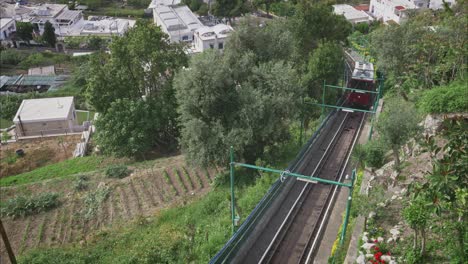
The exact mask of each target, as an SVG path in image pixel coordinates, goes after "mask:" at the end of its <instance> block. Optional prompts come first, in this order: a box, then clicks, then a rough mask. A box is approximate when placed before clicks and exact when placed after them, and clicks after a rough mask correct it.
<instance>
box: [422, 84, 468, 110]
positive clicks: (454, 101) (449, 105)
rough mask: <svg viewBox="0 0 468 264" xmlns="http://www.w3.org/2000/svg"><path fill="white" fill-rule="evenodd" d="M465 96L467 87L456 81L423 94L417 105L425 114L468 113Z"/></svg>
mask: <svg viewBox="0 0 468 264" xmlns="http://www.w3.org/2000/svg"><path fill="white" fill-rule="evenodd" d="M467 96H468V86H467V85H466V83H465V82H463V81H458V82H453V83H451V84H450V85H447V86H440V87H436V88H434V89H431V90H428V91H426V92H424V94H423V95H422V97H421V99H420V100H419V102H418V105H419V108H420V109H421V110H422V111H423V112H425V113H433V114H436V113H453V112H468V99H467Z"/></svg>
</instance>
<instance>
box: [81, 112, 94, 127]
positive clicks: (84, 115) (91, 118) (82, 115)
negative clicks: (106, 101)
mask: <svg viewBox="0 0 468 264" xmlns="http://www.w3.org/2000/svg"><path fill="white" fill-rule="evenodd" d="M94 114H95V112H93V111H89V120H93V118H94ZM87 117H88V113H86V112H78V111H77V112H76V118H77V119H78V124H80V125H81V124H83V122H85V121H89V120H87V119H86V118H87Z"/></svg>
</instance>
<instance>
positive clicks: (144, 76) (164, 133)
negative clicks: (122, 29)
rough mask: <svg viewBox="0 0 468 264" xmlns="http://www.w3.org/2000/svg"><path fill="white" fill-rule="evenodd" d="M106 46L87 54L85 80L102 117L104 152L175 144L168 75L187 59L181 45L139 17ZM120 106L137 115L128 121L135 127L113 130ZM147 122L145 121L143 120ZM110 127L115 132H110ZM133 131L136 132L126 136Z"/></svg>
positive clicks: (173, 103) (122, 153) (100, 129)
mask: <svg viewBox="0 0 468 264" xmlns="http://www.w3.org/2000/svg"><path fill="white" fill-rule="evenodd" d="M110 50H111V54H110V55H109V54H105V53H100V54H98V55H96V56H94V57H93V58H92V59H91V62H90V71H89V72H90V76H89V78H88V80H87V91H86V94H87V99H88V102H89V103H90V104H91V105H92V106H93V107H94V108H95V109H96V110H97V111H99V112H100V113H101V114H102V117H101V118H102V119H103V120H104V121H102V122H99V123H98V124H97V125H96V127H97V133H98V137H97V138H98V143H99V144H101V145H102V146H103V148H105V149H104V151H105V152H112V153H114V154H116V155H119V156H128V155H135V154H136V153H140V152H144V151H147V150H149V149H150V148H151V147H153V146H159V147H163V148H171V147H173V146H174V145H175V143H176V137H177V136H178V126H177V121H176V118H177V112H176V108H177V106H176V100H175V96H174V91H173V88H172V79H173V76H174V72H175V71H176V70H177V69H178V68H180V67H182V66H183V65H185V63H186V55H185V54H184V52H183V49H182V47H181V46H179V45H177V44H171V43H170V42H169V41H168V39H167V35H166V34H164V33H163V32H162V31H161V29H160V28H159V27H156V26H155V25H153V24H151V23H146V22H142V21H139V22H137V24H136V26H135V27H133V28H132V29H131V30H129V31H128V32H127V33H126V34H125V35H124V36H123V37H118V38H114V39H113V41H112V44H111V45H110ZM143 98H145V99H143ZM117 101H118V103H117ZM125 104H128V106H124V105H125ZM118 107H122V108H126V107H128V108H129V109H126V110H125V111H129V112H128V113H127V115H129V116H132V117H133V118H135V119H136V120H133V121H132V122H130V121H129V124H131V126H128V127H126V128H128V129H133V131H132V130H128V131H127V130H125V131H121V132H120V134H119V133H116V132H115V131H116V130H119V129H120V130H122V129H124V128H123V127H122V126H124V125H122V124H119V122H117V121H115V122H114V121H112V120H114V119H113V117H112V116H113V115H117V114H116V112H117V111H118V110H117V108H118ZM149 109H150V110H151V111H150V112H149V113H147V115H141V117H139V116H140V114H141V113H142V112H143V111H149ZM121 111H124V110H122V109H121ZM118 116H119V117H120V115H118ZM125 120H126V119H125ZM105 121H109V122H108V123H105ZM120 122H122V121H120ZM146 122H147V123H149V124H147V125H143V123H146ZM140 125H141V127H140ZM112 133H116V135H115V136H114V137H111V136H110V135H111V134H112ZM131 133H135V136H132V137H130V135H132V134H131ZM99 134H101V136H100V135H99ZM143 135H144V136H143ZM125 137H127V140H125ZM106 149H107V150H106Z"/></svg>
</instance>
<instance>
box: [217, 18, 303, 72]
mask: <svg viewBox="0 0 468 264" xmlns="http://www.w3.org/2000/svg"><path fill="white" fill-rule="evenodd" d="M252 23H253V21H251V20H249V19H246V20H245V21H243V22H242V23H241V24H240V25H239V26H238V27H237V28H236V31H234V32H232V33H231V35H230V37H229V42H228V43H227V45H226V50H225V51H224V52H225V54H226V56H227V57H228V58H229V60H232V63H233V64H235V61H237V59H238V58H239V57H242V56H243V55H244V54H245V53H248V52H250V53H251V55H252V56H253V57H254V60H255V63H261V62H266V61H271V60H283V61H291V55H292V53H293V51H294V44H293V43H294V39H293V35H292V34H291V32H290V25H289V23H288V21H287V20H286V19H281V18H279V19H275V20H273V21H268V22H267V23H266V25H265V27H263V28H261V27H257V26H252V25H251V24H252ZM239 70H242V69H239Z"/></svg>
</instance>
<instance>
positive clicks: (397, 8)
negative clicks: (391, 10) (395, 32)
mask: <svg viewBox="0 0 468 264" xmlns="http://www.w3.org/2000/svg"><path fill="white" fill-rule="evenodd" d="M395 9H396V10H405V7H404V6H395Z"/></svg>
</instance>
